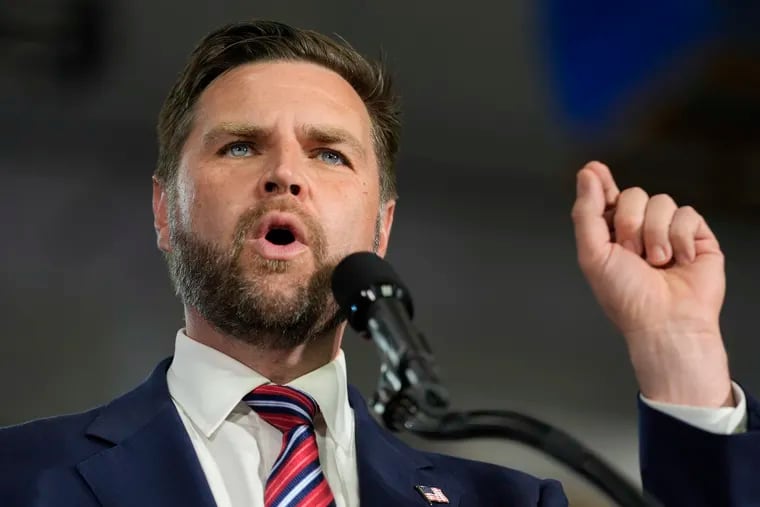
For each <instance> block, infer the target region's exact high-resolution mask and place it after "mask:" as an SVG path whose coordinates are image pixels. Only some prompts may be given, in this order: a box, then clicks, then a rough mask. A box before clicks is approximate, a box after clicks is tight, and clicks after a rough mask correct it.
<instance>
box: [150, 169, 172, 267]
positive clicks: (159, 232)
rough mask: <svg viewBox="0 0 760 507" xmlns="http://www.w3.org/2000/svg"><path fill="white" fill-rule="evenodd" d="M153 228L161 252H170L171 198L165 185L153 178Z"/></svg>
mask: <svg viewBox="0 0 760 507" xmlns="http://www.w3.org/2000/svg"><path fill="white" fill-rule="evenodd" d="M153 228H154V229H155V230H156V243H157V244H158V248H159V250H162V251H164V252H169V251H170V250H171V245H170V242H169V197H168V195H167V193H166V187H165V185H164V183H162V182H161V181H159V180H158V179H157V178H156V177H155V176H154V177H153Z"/></svg>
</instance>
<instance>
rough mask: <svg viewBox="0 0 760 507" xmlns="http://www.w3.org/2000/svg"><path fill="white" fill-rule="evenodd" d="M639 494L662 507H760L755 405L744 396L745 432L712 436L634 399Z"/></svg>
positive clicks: (758, 411) (759, 429)
mask: <svg viewBox="0 0 760 507" xmlns="http://www.w3.org/2000/svg"><path fill="white" fill-rule="evenodd" d="M639 459H640V465H641V478H642V481H643V484H644V489H645V490H646V491H648V492H649V493H650V494H652V495H653V496H654V497H655V498H657V499H659V500H660V501H661V502H662V503H663V504H664V505H666V506H667V507H680V506H689V507H708V506H709V507H713V506H721V507H732V506H737V507H738V506H748V505H760V480H758V475H757V471H758V470H760V404H759V403H758V402H757V401H756V400H755V399H754V398H752V397H751V396H747V432H746V433H743V434H737V435H717V434H714V433H708V432H705V431H702V430H700V429H697V428H695V427H694V426H691V425H689V424H687V423H684V422H681V421H679V420H678V419H675V418H673V417H671V416H669V415H666V414H664V413H662V412H659V411H657V410H654V409H653V408H651V407H649V406H648V405H646V404H645V403H643V402H642V401H641V400H639Z"/></svg>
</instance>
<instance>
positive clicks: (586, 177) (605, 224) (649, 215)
mask: <svg viewBox="0 0 760 507" xmlns="http://www.w3.org/2000/svg"><path fill="white" fill-rule="evenodd" d="M572 218H573V222H574V225H575V237H576V244H577V250H578V261H579V264H580V266H581V269H582V271H583V273H584V275H585V276H586V279H587V280H588V282H589V284H590V285H591V288H592V290H593V292H594V294H595V296H596V298H597V300H598V301H599V303H600V304H601V306H602V308H603V309H604V311H605V313H606V314H607V316H608V317H609V318H610V319H611V320H612V322H613V323H614V324H615V326H617V328H618V329H619V330H620V331H621V332H622V334H623V336H624V337H625V340H626V344H627V346H628V351H629V354H630V357H631V362H632V364H633V368H634V372H635V374H636V379H637V380H638V383H639V387H640V389H641V393H642V394H643V395H644V396H646V397H647V398H650V399H652V400H655V401H661V402H666V403H675V404H680V405H690V406H698V407H721V406H734V405H735V401H734V399H733V392H732V389H731V377H730V374H729V369H728V359H727V355H726V350H725V347H724V345H723V339H722V336H721V332H720V325H719V315H720V310H721V307H722V305H723V300H724V297H725V290H726V279H725V271H724V257H723V253H722V252H721V249H720V245H719V244H718V240H717V239H716V237H715V235H714V234H713V233H712V231H711V230H710V228H709V226H708V225H707V222H706V221H705V219H704V218H703V217H702V216H701V215H699V213H697V211H696V210H694V209H693V208H691V207H689V206H684V207H679V206H678V205H677V204H676V203H675V201H674V200H673V198H671V197H670V196H668V195H655V196H651V197H650V196H649V195H648V194H647V193H646V192H645V191H644V190H643V189H641V188H629V189H625V190H623V191H622V192H621V191H620V190H619V189H618V187H617V185H616V184H615V180H614V179H613V177H612V174H611V172H610V170H609V168H608V167H607V166H605V165H604V164H602V163H599V162H590V163H589V164H587V165H586V166H585V167H584V168H583V169H581V170H580V171H579V172H578V174H577V197H576V201H575V204H574V206H573V210H572Z"/></svg>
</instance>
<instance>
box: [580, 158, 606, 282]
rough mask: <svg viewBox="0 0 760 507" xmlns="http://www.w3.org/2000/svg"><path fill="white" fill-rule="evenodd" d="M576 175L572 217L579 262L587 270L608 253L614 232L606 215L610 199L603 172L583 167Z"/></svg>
mask: <svg viewBox="0 0 760 507" xmlns="http://www.w3.org/2000/svg"><path fill="white" fill-rule="evenodd" d="M576 178H577V179H576V198H575V204H574V205H573V211H572V217H573V224H574V226H575V243H576V248H577V249H578V262H579V263H580V265H581V268H583V269H584V270H586V269H588V268H591V267H592V266H594V265H596V264H598V263H599V262H602V261H603V260H604V258H605V257H606V256H607V254H608V253H609V247H610V240H611V236H610V229H609V226H608V225H607V220H606V219H605V217H604V211H605V207H606V200H605V196H604V189H603V188H602V182H601V180H600V179H599V176H597V175H596V174H595V173H594V172H593V171H591V170H589V169H581V170H580V171H579V172H578V175H577V177H576Z"/></svg>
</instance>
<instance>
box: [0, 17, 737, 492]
mask: <svg viewBox="0 0 760 507" xmlns="http://www.w3.org/2000/svg"><path fill="white" fill-rule="evenodd" d="M398 128H399V119H398V109H397V99H396V96H395V94H394V92H393V91H392V89H391V85H390V81H389V79H388V76H387V74H385V72H384V71H383V69H382V68H381V67H379V66H377V65H375V64H372V63H370V62H368V61H367V60H365V59H364V58H363V57H361V56H360V55H359V54H357V53H356V52H355V51H354V50H353V49H351V48H350V47H348V46H347V45H345V44H344V43H341V42H336V41H333V40H331V39H329V38H327V37H325V36H323V35H320V34H317V33H314V32H309V31H303V30H297V29H294V28H291V27H288V26H286V25H283V24H279V23H273V22H255V23H245V24H238V25H231V26H226V27H223V28H221V29H219V30H217V31H215V32H213V33H212V34H210V35H209V36H207V37H206V38H205V39H204V40H203V41H202V42H201V43H200V45H199V46H198V47H197V48H196V49H195V51H194V52H193V54H192V56H191V58H190V61H189V63H188V64H187V66H186V67H185V69H184V70H183V72H182V73H181V75H180V76H179V78H178V80H177V82H176V83H175V85H174V87H173V88H172V90H171V91H170V93H169V96H168V98H167V100H166V102H165V104H164V107H163V108H162V111H161V113H160V116H159V125H158V133H159V160H158V165H157V169H156V172H155V175H154V182H153V212H154V217H155V221H154V224H155V230H156V236H157V242H158V247H159V249H160V250H161V251H162V252H164V254H165V256H166V259H167V263H168V266H169V272H170V275H171V279H172V281H173V283H174V286H175V289H176V292H177V294H178V296H179V297H180V298H181V300H182V301H183V303H184V307H185V327H184V328H183V329H181V330H180V331H179V332H178V333H177V336H176V343H175V354H174V356H173V358H170V359H168V360H165V361H163V362H162V363H160V364H159V365H158V366H157V368H156V369H155V370H154V372H153V374H152V375H151V376H150V377H149V378H148V379H147V380H146V382H145V383H143V384H142V385H140V386H139V387H137V388H136V389H135V390H133V391H131V392H129V393H127V394H126V395H124V396H122V397H120V398H117V399H116V400H114V401H112V402H110V403H108V404H107V405H105V406H103V407H98V408H95V409H93V410H91V411H88V412H85V413H82V414H75V415H70V416H65V417H56V418H51V419H46V420H40V421H34V422H31V423H27V424H24V425H21V426H17V427H12V428H6V429H3V430H1V431H0V451H1V454H0V471H2V473H1V474H0V499H2V505H4V506H5V505H8V506H37V507H42V506H59V505H60V506H69V505H76V506H99V505H103V506H118V507H128V506H135V507H136V506H140V507H151V506H159V505H161V506H164V505H182V506H188V507H200V506H212V505H218V506H220V507H233V506H235V507H236V506H263V505H266V506H270V505H281V506H306V505H308V506H322V505H338V506H354V505H359V504H361V505H363V506H388V505H393V506H407V505H408V506H414V505H425V504H428V503H429V502H438V503H450V504H451V505H461V506H480V505H489V506H490V505H510V506H545V507H548V506H552V507H553V506H563V505H566V504H567V500H566V498H565V496H564V494H563V492H562V489H561V487H560V485H559V484H558V483H557V482H556V481H552V480H540V479H537V478H534V477H530V476H528V475H526V474H523V473H520V472H518V471H514V470H509V469H506V468H502V467H498V466H494V465H489V464H485V463H477V462H472V461H466V460H462V459H457V458H453V457H447V456H441V455H437V454H432V453H423V452H419V451H416V450H413V449H411V448H409V447H407V446H406V445H404V444H403V443H402V442H400V441H399V440H397V439H396V438H395V437H394V436H392V435H391V434H390V433H388V432H386V431H385V430H383V429H381V428H380V427H379V426H378V425H377V424H376V423H375V422H374V420H373V419H372V418H371V417H370V416H369V414H368V412H367V409H366V406H365V401H364V400H363V399H362V398H361V396H360V395H359V394H358V393H357V392H356V390H355V389H353V388H352V387H351V386H349V385H348V383H347V380H346V368H345V358H344V357H343V353H342V352H341V350H340V344H341V338H342V335H343V330H344V328H345V323H344V321H343V319H342V318H341V317H340V316H339V314H338V309H337V307H336V305H335V302H334V301H333V299H332V296H331V294H330V287H329V278H330V273H331V271H332V269H333V267H334V266H335V264H336V263H337V262H338V261H339V260H340V259H341V258H343V257H344V256H345V255H347V254H349V253H352V252H355V251H360V250H374V251H376V252H377V253H378V254H380V255H384V254H385V252H386V249H387V245H388V238H389V234H390V231H391V226H392V223H393V217H394V211H395V199H396V187H395V174H394V169H393V161H394V158H395V154H396V151H397V144H398ZM578 179H579V195H578V201H577V203H576V207H575V211H574V214H573V216H574V218H575V223H576V230H577V236H578V244H579V257H580V260H581V264H582V266H583V267H584V270H585V272H586V274H587V276H588V277H589V280H590V281H591V284H592V286H593V287H594V289H595V291H596V293H597V296H598V297H599V298H600V300H601V301H602V304H603V305H604V307H605V308H606V309H607V310H608V311H609V312H610V314H611V316H612V317H613V319H614V320H615V322H616V323H617V324H618V325H619V326H620V328H621V330H622V331H623V333H624V334H625V335H626V337H628V338H629V344H631V343H632V344H634V345H636V344H639V343H642V344H644V345H643V347H644V348H645V349H646V346H647V344H655V345H659V344H661V343H666V339H665V337H666V336H670V335H673V336H674V337H680V336H681V335H688V336H691V333H692V332H696V331H697V329H698V328H696V327H692V320H689V319H685V320H684V319H683V311H684V310H683V308H682V306H684V305H677V304H675V302H678V301H681V300H683V301H685V302H686V303H689V302H690V301H691V300H690V299H689V298H692V299H694V297H695V296H694V294H695V293H697V292H699V291H697V290H696V289H697V288H699V287H696V286H694V285H693V284H692V285H689V283H686V282H688V281H694V280H692V278H694V279H696V282H701V281H702V278H703V277H702V274H703V272H702V271H700V270H699V269H701V268H699V267H700V266H703V265H704V269H705V271H706V272H709V273H712V275H711V276H712V277H713V278H719V275H718V274H716V272H717V271H720V269H721V267H722V265H721V262H722V257H720V252H719V250H717V242H715V241H714V237H713V236H712V235H711V233H709V230H708V229H707V228H706V225H705V224H704V223H703V221H699V222H698V223H697V222H695V220H696V217H697V216H696V215H695V214H693V213H685V212H683V213H682V212H678V211H674V210H673V208H672V206H666V205H665V203H660V204H661V205H660V204H658V205H657V206H655V205H652V206H649V205H647V203H649V202H655V201H657V202H658V203H659V202H660V201H663V199H655V198H652V199H648V197H647V199H646V200H644V206H643V207H642V205H641V202H638V201H637V203H634V204H635V205H634V204H630V202H632V201H631V199H629V198H627V197H625V196H626V195H628V194H626V192H623V193H619V192H617V190H616V188H615V186H614V181H613V180H612V176H611V174H610V173H609V171H608V170H607V169H606V167H604V166H602V165H600V164H590V165H589V166H588V167H586V168H584V169H583V170H582V171H580V173H579V176H578ZM629 193H630V192H629ZM639 197H641V196H640V195H639ZM629 204H630V205H629ZM615 206H616V207H615ZM610 210H615V212H614V213H610ZM631 216H633V217H639V218H640V220H639V225H638V226H636V227H634V226H632V224H633V222H629V221H630V219H631ZM611 217H612V218H611ZM621 217H622V218H621ZM645 217H646V220H645ZM608 219H609V220H611V223H608V222H609V220H608ZM623 219H625V220H623ZM652 221H653V222H654V223H651V222H652ZM618 222H619V223H618ZM642 223H643V224H645V225H646V227H644V230H645V234H644V235H645V238H646V237H648V236H647V235H646V232H647V231H650V232H651V231H656V232H657V237H658V238H660V237H661V236H662V234H663V231H667V230H671V231H675V234H673V235H670V236H669V235H667V233H666V234H665V237H666V238H669V239H670V240H671V242H672V244H671V243H666V244H664V245H663V246H666V247H668V248H670V252H671V255H673V252H675V255H676V262H675V266H676V267H672V266H669V265H668V264H667V263H666V261H664V260H663V259H662V258H660V257H654V256H652V257H651V258H647V259H646V261H644V260H643V258H642V254H643V252H644V250H643V247H642V246H641V245H640V244H639V245H638V246H636V245H635V244H634V247H632V248H631V249H630V250H623V247H622V246H621V245H622V244H623V242H622V241H621V240H623V239H633V240H634V242H635V240H636V239H637V238H638V237H639V236H637V234H639V235H640V234H641V229H642V227H641V224H642ZM633 225H635V224H633ZM610 226H612V227H615V228H617V229H618V230H620V231H622V230H624V229H625V227H624V226H632V227H631V234H630V235H629V237H626V236H625V235H624V234H618V235H617V238H615V241H614V242H613V241H612V238H611V236H610V232H609V230H610V229H609V227H610ZM660 239H661V238H660ZM695 240H696V247H695V246H694V245H695ZM689 245H691V246H689ZM645 246H646V247H647V251H648V252H650V255H653V254H651V252H653V250H651V249H649V248H648V247H649V244H648V243H647V244H646V245H645ZM666 256H667V255H666ZM695 256H696V260H695V259H694V257H695ZM704 256H707V257H706V258H704ZM682 265H683V267H681V266H682ZM667 269H674V270H676V271H671V272H669V271H667ZM679 269H680V271H679ZM630 270H638V271H630ZM716 270H717V271H716ZM632 273H637V274H638V275H641V276H643V277H648V278H645V279H644V278H642V279H639V278H638V277H636V276H632V275H631V274H632ZM655 273H658V274H655ZM660 273H676V274H675V275H672V276H671V278H670V279H667V277H664V276H663V275H661V274H660ZM657 277H660V278H657ZM690 277H692V278H690ZM645 280H646V281H647V283H641V282H642V281H645ZM664 280H665V281H664ZM679 283H680V285H679ZM684 286H685V287H686V288H692V289H693V290H692V292H688V291H686V289H683V287H684ZM653 288H654V289H653ZM702 289H704V288H703V287H702ZM678 290H681V292H677V291H678ZM721 290H722V288H721V287H717V288H716V290H713V291H708V292H709V294H708V295H709V298H708V299H709V301H708V303H709V304H715V303H716V302H717V300H718V299H720V297H722V296H721V294H722V292H721ZM684 291H686V292H684ZM658 297H659V299H658ZM668 298H670V299H668ZM642 299H644V300H645V301H644V302H645V303H647V305H648V306H647V305H642V304H640V302H641V300H642ZM699 301H701V300H699ZM665 303H670V305H666V304H665ZM708 303H705V304H704V305H701V306H698V307H697V310H700V311H704V310H705V308H706V306H707V305H708ZM686 306H689V305H688V304H687V305H686ZM645 310H646V311H645ZM691 311H692V313H695V310H694V309H691ZM647 312H651V314H650V313H647ZM695 314H696V315H697V316H699V317H700V318H702V317H704V316H703V315H702V314H701V313H699V312H696V313H695ZM689 315H691V316H693V315H692V314H689ZM658 326H665V327H664V328H662V329H661V328H660V327H658ZM668 333H670V335H669V334H668ZM679 333H680V334H679ZM650 334H651V335H652V336H649V335H650ZM645 335H646V336H645ZM710 343H713V342H710ZM634 349H635V350H634ZM631 350H632V355H633V357H634V364H635V365H638V364H639V363H638V362H637V361H638V359H639V357H640V356H644V357H648V358H649V359H648V360H649V361H652V360H655V364H654V366H652V365H649V367H656V366H657V364H656V359H657V357H658V356H657V353H656V352H655V353H649V351H648V350H644V351H638V349H636V347H635V346H631ZM647 353H649V356H647ZM653 358H654V359H653ZM641 364H643V365H644V366H647V363H646V361H644V362H643V363H641ZM655 369H656V368H655ZM637 373H639V370H638V369H637ZM658 373H659V374H662V372H658V371H655V372H654V373H652V372H645V375H644V376H643V377H641V378H640V380H642V379H643V380H647V379H648V378H649V377H648V375H650V374H651V375H654V376H655V377H656V376H657V374H658ZM687 373H688V372H687ZM723 374H725V375H723ZM711 378H712V380H714V381H715V382H716V385H717V382H718V380H721V379H722V380H726V379H727V378H728V377H727V370H725V371H719V372H717V373H714V374H713V375H712V377H711ZM708 380H710V379H708ZM712 380H711V381H710V382H708V384H709V387H711V388H712V387H715V386H713V384H712ZM729 383H730V381H729ZM655 386H656V387H651V386H649V385H648V384H643V385H642V393H643V395H644V396H646V397H647V398H646V399H645V400H644V401H642V403H645V404H646V403H650V404H656V403H658V402H659V401H672V402H675V403H681V402H687V403H688V402H690V401H691V399H690V398H688V397H683V398H681V397H678V396H676V397H668V396H669V395H670V394H672V393H671V392H670V391H668V390H667V389H665V392H664V394H663V392H662V391H661V390H660V387H661V386H659V385H658V384H656V383H655ZM666 387H667V386H666ZM703 387H705V386H703ZM721 387H725V386H721V385H717V388H716V389H715V391H716V393H718V392H719V391H720V388H721ZM729 389H730V388H729ZM689 392H691V391H689ZM698 392H699V394H700V395H703V394H704V391H703V390H702V389H699V390H698ZM675 394H677V395H682V394H684V393H682V392H681V391H676V393H675ZM722 394H723V395H725V396H724V399H723V400H720V399H713V398H710V401H711V402H720V403H730V402H732V401H734V400H732V399H729V395H727V394H726V393H722ZM715 396H718V394H715ZM718 397H719V396H718ZM647 406H648V405H647ZM657 414H658V416H661V417H663V418H664V417H666V416H664V415H663V414H661V413H660V412H657ZM659 427H664V426H658V428H659ZM657 438H659V437H657V436H655V437H654V440H656V439H657Z"/></svg>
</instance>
